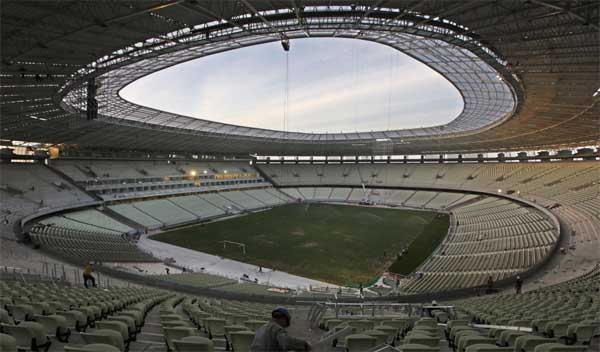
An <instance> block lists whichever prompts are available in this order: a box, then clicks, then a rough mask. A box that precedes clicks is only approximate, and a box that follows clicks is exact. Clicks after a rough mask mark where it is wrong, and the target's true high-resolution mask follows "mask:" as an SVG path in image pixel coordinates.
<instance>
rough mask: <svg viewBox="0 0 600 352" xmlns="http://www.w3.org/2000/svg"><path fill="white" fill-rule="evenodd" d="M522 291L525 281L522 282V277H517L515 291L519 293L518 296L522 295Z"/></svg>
mask: <svg viewBox="0 0 600 352" xmlns="http://www.w3.org/2000/svg"><path fill="white" fill-rule="evenodd" d="M522 289H523V280H521V277H520V276H517V281H515V291H517V294H520V293H521V290H522Z"/></svg>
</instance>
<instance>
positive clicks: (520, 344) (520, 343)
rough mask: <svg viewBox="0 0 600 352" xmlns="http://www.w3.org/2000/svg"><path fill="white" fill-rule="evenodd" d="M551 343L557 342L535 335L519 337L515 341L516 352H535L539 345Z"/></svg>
mask: <svg viewBox="0 0 600 352" xmlns="http://www.w3.org/2000/svg"><path fill="white" fill-rule="evenodd" d="M551 342H556V340H555V339H550V338H545V337H539V336H534V335H524V336H519V337H517V339H516V340H515V352H533V351H534V349H535V347H536V346H537V345H541V344H544V343H551Z"/></svg>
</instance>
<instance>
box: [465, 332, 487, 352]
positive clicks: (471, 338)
mask: <svg viewBox="0 0 600 352" xmlns="http://www.w3.org/2000/svg"><path fill="white" fill-rule="evenodd" d="M482 343H483V344H490V345H493V344H494V343H495V339H493V338H489V337H484V336H478V335H464V336H462V337H461V338H460V339H459V340H458V345H457V347H458V349H457V351H458V352H465V349H466V348H467V347H469V346H471V345H475V344H482Z"/></svg>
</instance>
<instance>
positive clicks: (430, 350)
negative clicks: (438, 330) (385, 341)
mask: <svg viewBox="0 0 600 352" xmlns="http://www.w3.org/2000/svg"><path fill="white" fill-rule="evenodd" d="M398 349H400V351H402V352H438V351H439V350H440V349H439V347H431V346H427V345H421V344H416V343H405V344H402V345H400V346H398Z"/></svg>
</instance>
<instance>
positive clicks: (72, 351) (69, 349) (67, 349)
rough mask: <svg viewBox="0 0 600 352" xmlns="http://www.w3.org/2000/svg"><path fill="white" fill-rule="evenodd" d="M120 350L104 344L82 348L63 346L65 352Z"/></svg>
mask: <svg viewBox="0 0 600 352" xmlns="http://www.w3.org/2000/svg"><path fill="white" fill-rule="evenodd" d="M119 351H120V350H119V349H118V348H117V347H115V346H112V345H107V344H105V343H92V344H89V345H83V346H69V345H65V352H119Z"/></svg>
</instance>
